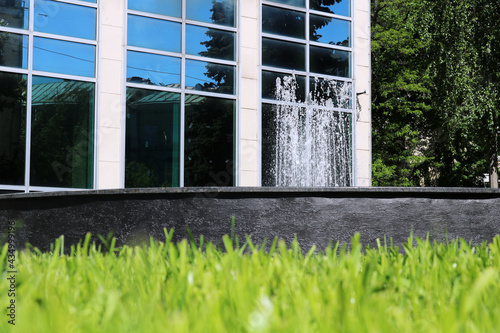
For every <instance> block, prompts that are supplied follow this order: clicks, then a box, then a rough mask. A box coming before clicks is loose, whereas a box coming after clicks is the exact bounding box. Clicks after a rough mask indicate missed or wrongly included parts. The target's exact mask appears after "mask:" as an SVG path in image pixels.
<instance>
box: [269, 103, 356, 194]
mask: <svg viewBox="0 0 500 333" xmlns="http://www.w3.org/2000/svg"><path fill="white" fill-rule="evenodd" d="M351 135H352V133H351V114H349V113H344V112H332V111H330V110H324V109H314V108H313V107H307V108H304V107H300V106H290V105H272V104H263V105H262V185H263V186H332V187H333V186H349V185H350V183H351V176H352V172H351V161H352V156H351V155H352V154H351V151H352V145H351ZM311 143H313V144H311Z"/></svg>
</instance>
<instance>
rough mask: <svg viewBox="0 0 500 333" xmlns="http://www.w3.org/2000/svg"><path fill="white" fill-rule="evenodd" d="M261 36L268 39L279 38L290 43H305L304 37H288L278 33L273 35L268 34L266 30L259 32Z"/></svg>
mask: <svg viewBox="0 0 500 333" xmlns="http://www.w3.org/2000/svg"><path fill="white" fill-rule="evenodd" d="M261 37H262V38H269V39H275V40H280V41H283V42H291V43H296V44H306V40H305V39H300V38H295V37H288V36H280V35H274V34H270V33H268V32H263V33H262V34H261Z"/></svg>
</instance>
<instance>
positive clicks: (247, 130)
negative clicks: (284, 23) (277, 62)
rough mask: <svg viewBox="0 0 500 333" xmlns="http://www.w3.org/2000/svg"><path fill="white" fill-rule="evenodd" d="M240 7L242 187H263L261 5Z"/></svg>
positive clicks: (247, 2)
mask: <svg viewBox="0 0 500 333" xmlns="http://www.w3.org/2000/svg"><path fill="white" fill-rule="evenodd" d="M239 4H240V13H241V15H240V32H239V38H240V49H239V65H240V73H241V78H240V94H239V96H240V119H239V129H240V138H239V147H240V150H239V161H240V163H239V170H238V173H239V175H240V182H239V185H240V186H258V185H260V173H259V170H260V165H259V161H260V158H259V156H260V148H259V141H258V140H259V138H258V133H260V123H259V119H260V117H259V115H258V110H259V101H260V89H259V85H258V83H259V76H260V70H259V48H260V39H259V31H260V30H259V24H260V20H259V13H260V10H259V5H260V2H259V1H258V0H241V1H240V2H239Z"/></svg>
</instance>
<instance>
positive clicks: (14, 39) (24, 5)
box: [0, 0, 97, 192]
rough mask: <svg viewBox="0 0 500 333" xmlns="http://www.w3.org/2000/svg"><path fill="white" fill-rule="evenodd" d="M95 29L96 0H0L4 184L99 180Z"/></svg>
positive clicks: (0, 183)
mask: <svg viewBox="0 0 500 333" xmlns="http://www.w3.org/2000/svg"><path fill="white" fill-rule="evenodd" d="M87 3H88V4H87ZM96 29H97V4H96V1H85V3H82V2H81V1H64V2H61V1H49V0H31V1H18V0H12V1H7V0H0V50H1V52H0V100H1V103H0V187H1V188H3V189H5V190H11V191H25V192H29V191H38V190H50V189H57V188H67V189H70V188H75V189H85V188H93V187H94V155H95V154H94V132H95V130H94V126H95V100H96V92H95V84H96V47H97V41H96V35H97V34H96Z"/></svg>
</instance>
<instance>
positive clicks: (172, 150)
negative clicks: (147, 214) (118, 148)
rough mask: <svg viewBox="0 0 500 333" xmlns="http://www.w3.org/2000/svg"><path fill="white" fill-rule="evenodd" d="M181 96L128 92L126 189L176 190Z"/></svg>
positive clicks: (158, 92)
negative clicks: (165, 188)
mask: <svg viewBox="0 0 500 333" xmlns="http://www.w3.org/2000/svg"><path fill="white" fill-rule="evenodd" d="M180 105H181V102H180V94H177V93H173V92H167V91H154V90H146V89H136V88H127V128H126V142H125V187H171V186H179V138H180V136H179V135H180V134H179V133H180Z"/></svg>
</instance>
